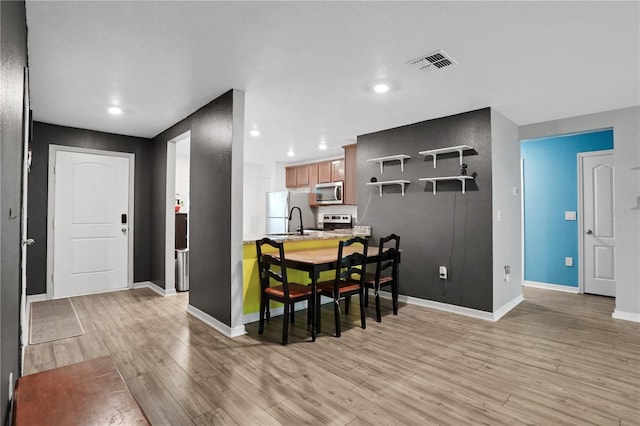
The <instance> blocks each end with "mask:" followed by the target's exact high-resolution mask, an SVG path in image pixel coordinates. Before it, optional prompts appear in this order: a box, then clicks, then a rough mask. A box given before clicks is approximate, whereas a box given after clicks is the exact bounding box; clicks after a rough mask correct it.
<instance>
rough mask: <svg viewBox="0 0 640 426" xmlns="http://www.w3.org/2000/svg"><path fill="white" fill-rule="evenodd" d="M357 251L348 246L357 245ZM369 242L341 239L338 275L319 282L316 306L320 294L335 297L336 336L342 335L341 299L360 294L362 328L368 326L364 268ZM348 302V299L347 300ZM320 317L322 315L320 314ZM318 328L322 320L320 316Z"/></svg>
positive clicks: (318, 304) (354, 238)
mask: <svg viewBox="0 0 640 426" xmlns="http://www.w3.org/2000/svg"><path fill="white" fill-rule="evenodd" d="M358 245H359V246H360V248H361V249H356V251H355V252H351V250H345V249H346V248H347V247H351V246H353V247H357V246H358ZM367 248H368V242H367V240H366V239H364V238H360V237H353V238H351V239H349V240H346V241H340V243H339V245H338V260H337V265H336V275H335V278H334V279H333V280H331V281H324V282H320V283H318V291H319V294H318V300H317V302H316V306H317V307H318V309H319V308H320V296H326V297H330V298H332V299H333V307H334V317H335V325H336V337H340V299H342V298H345V299H348V298H350V297H351V296H354V295H356V294H357V295H359V296H360V297H359V299H360V323H361V326H362V328H367V323H366V313H365V307H364V281H363V280H364V268H365V264H366V259H367ZM345 303H346V300H345ZM318 317H320V315H318ZM317 329H318V330H320V320H319V318H318V327H317Z"/></svg>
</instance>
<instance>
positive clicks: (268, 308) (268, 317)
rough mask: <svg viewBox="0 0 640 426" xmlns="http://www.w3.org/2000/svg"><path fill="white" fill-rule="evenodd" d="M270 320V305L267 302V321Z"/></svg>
mask: <svg viewBox="0 0 640 426" xmlns="http://www.w3.org/2000/svg"><path fill="white" fill-rule="evenodd" d="M270 319H271V303H270V302H269V301H268V300H267V321H269V320H270Z"/></svg>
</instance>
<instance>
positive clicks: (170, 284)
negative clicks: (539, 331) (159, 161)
mask: <svg viewBox="0 0 640 426" xmlns="http://www.w3.org/2000/svg"><path fill="white" fill-rule="evenodd" d="M187 138H189V139H190V138H191V130H187V131H186V132H184V133H181V134H179V135H178V136H176V137H175V138H172V139H170V140H169V141H167V180H166V182H165V194H166V198H165V221H164V223H165V232H164V235H165V241H164V295H165V296H172V295H174V294H177V293H176V262H175V258H174V255H175V250H176V212H175V206H176V195H175V194H176V145H177V143H178V142H180V141H182V140H184V139H187ZM189 161H191V154H189ZM189 205H191V200H189Z"/></svg>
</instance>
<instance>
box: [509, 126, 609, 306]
mask: <svg viewBox="0 0 640 426" xmlns="http://www.w3.org/2000/svg"><path fill="white" fill-rule="evenodd" d="M520 148H521V149H520V153H521V161H522V200H523V209H522V228H523V231H522V232H523V239H522V241H523V250H522V253H523V275H524V276H523V281H522V282H523V285H524V286H528V287H537V288H543V289H548V290H556V291H564V292H569V293H584V283H583V278H584V277H583V276H584V274H583V273H582V271H583V269H584V266H585V265H584V264H585V262H584V261H583V257H584V253H583V250H582V248H581V244H582V242H583V238H582V237H583V235H582V233H583V231H584V232H586V229H583V228H584V226H583V225H584V224H583V222H582V221H581V215H582V213H583V210H584V208H583V205H582V204H581V202H579V182H580V180H581V176H580V174H579V171H580V170H579V161H580V155H581V154H584V153H588V152H594V151H602V150H612V149H613V129H603V130H593V131H589V132H583V133H574V134H565V135H558V136H551V137H545V138H538V139H529V140H523V141H521V144H520ZM611 183H612V182H611ZM602 259H604V257H602Z"/></svg>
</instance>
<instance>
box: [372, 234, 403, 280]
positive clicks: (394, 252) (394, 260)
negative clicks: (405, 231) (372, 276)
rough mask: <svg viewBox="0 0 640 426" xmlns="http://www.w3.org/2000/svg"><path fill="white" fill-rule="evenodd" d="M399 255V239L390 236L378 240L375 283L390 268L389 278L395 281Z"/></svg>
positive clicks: (394, 235) (393, 235)
mask: <svg viewBox="0 0 640 426" xmlns="http://www.w3.org/2000/svg"><path fill="white" fill-rule="evenodd" d="M399 254H400V237H399V236H397V235H396V234H391V235H388V236H386V237H381V238H380V243H379V245H378V261H377V262H376V282H378V281H379V280H380V274H381V272H382V271H384V270H386V269H389V268H391V276H392V277H393V278H394V279H395V278H396V275H397V273H398V260H399Z"/></svg>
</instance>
